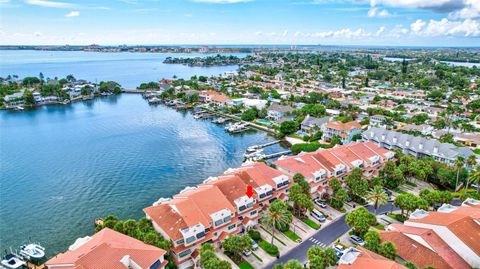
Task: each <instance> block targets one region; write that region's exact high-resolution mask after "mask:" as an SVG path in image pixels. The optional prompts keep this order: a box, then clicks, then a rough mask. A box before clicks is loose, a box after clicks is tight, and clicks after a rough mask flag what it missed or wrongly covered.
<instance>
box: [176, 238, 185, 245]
mask: <svg viewBox="0 0 480 269" xmlns="http://www.w3.org/2000/svg"><path fill="white" fill-rule="evenodd" d="M176 243H177V245H181V244H183V243H185V240H183V239H180V240H177V242H176Z"/></svg>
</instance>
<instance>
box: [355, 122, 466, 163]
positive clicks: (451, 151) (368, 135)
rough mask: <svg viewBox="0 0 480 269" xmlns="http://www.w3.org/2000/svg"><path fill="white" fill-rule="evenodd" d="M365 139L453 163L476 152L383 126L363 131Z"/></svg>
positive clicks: (418, 155)
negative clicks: (382, 127)
mask: <svg viewBox="0 0 480 269" xmlns="http://www.w3.org/2000/svg"><path fill="white" fill-rule="evenodd" d="M362 139H363V140H364V141H372V142H374V143H375V144H377V145H378V146H380V147H383V148H386V149H392V150H395V149H397V150H400V151H402V152H403V153H405V154H409V155H412V156H414V157H416V158H423V157H431V158H433V159H434V160H437V161H440V162H444V163H447V164H453V163H454V162H455V160H456V159H457V158H458V157H462V158H464V159H466V158H468V157H469V156H470V155H472V154H474V153H473V151H472V150H471V149H469V148H467V147H457V146H455V145H452V144H448V143H441V142H439V141H438V140H434V139H427V138H424V137H417V136H413V135H408V134H402V133H399V132H395V131H388V130H385V129H381V128H370V129H368V130H366V131H364V132H363V133H362Z"/></svg>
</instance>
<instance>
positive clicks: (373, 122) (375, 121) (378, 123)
mask: <svg viewBox="0 0 480 269" xmlns="http://www.w3.org/2000/svg"><path fill="white" fill-rule="evenodd" d="M386 120H387V117H386V116H383V115H373V116H371V117H370V126H371V127H381V128H385V127H386V124H385V121H386Z"/></svg>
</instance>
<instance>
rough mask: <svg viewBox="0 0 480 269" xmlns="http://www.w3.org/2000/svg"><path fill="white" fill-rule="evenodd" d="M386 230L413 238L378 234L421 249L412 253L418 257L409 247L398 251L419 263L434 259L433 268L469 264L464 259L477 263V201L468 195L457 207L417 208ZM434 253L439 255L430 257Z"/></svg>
mask: <svg viewBox="0 0 480 269" xmlns="http://www.w3.org/2000/svg"><path fill="white" fill-rule="evenodd" d="M387 231H394V232H399V233H402V234H404V235H407V236H408V237H409V238H411V239H413V240H415V241H416V242H412V241H406V239H405V238H404V237H403V239H402V238H394V237H393V236H391V235H390V234H389V232H385V233H381V234H380V235H381V237H382V240H386V241H392V242H393V243H398V244H400V246H399V247H403V246H406V245H407V244H410V245H412V244H414V245H415V246H416V247H417V248H416V249H417V250H418V251H422V252H421V253H422V254H421V255H420V254H419V253H420V252H418V253H415V254H417V255H418V257H417V256H413V255H414V254H412V253H409V250H408V249H400V250H399V253H398V254H399V255H400V256H402V255H403V256H405V257H410V258H411V259H412V261H414V260H416V261H417V262H418V263H419V266H421V264H428V263H435V264H433V265H432V266H434V267H435V268H469V267H466V265H465V263H467V264H468V265H469V266H471V267H480V201H477V200H473V199H468V200H466V201H465V202H464V203H463V204H462V206H459V207H457V206H452V205H448V204H444V205H443V206H441V207H440V208H439V209H438V210H437V211H424V210H416V211H415V212H413V213H412V214H410V217H409V219H408V220H406V221H405V222H404V224H403V225H401V226H400V225H393V226H392V225H391V226H389V227H388V228H387ZM428 233H430V234H428ZM447 246H448V247H447ZM399 247H397V249H399ZM410 251H411V250H410ZM432 252H434V253H432ZM433 255H436V257H437V258H438V259H435V260H433V259H432V257H433ZM462 260H463V262H462Z"/></svg>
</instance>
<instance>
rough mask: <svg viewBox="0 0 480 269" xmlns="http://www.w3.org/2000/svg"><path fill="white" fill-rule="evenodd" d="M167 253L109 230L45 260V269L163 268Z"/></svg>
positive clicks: (80, 240) (81, 239)
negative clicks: (46, 268)
mask: <svg viewBox="0 0 480 269" xmlns="http://www.w3.org/2000/svg"><path fill="white" fill-rule="evenodd" d="M166 253H167V252H166V251H165V250H163V249H160V248H157V247H154V246H151V245H147V244H145V243H143V242H142V241H139V240H137V239H134V238H132V237H130V236H127V235H124V234H122V233H119V232H117V231H114V230H112V229H110V228H104V229H103V230H101V231H99V232H98V233H96V234H94V235H93V236H91V237H90V236H87V237H84V238H79V239H77V241H76V242H75V243H74V244H73V245H71V246H70V247H69V250H68V251H67V252H65V253H61V254H58V255H57V256H55V257H53V258H52V259H50V260H48V261H47V262H46V263H45V265H46V266H47V267H48V268H62V269H104V268H109V269H129V268H137V269H152V268H155V269H163V268H165V265H166V264H167V263H168V261H166V260H165V259H164V255H165V254H166Z"/></svg>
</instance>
